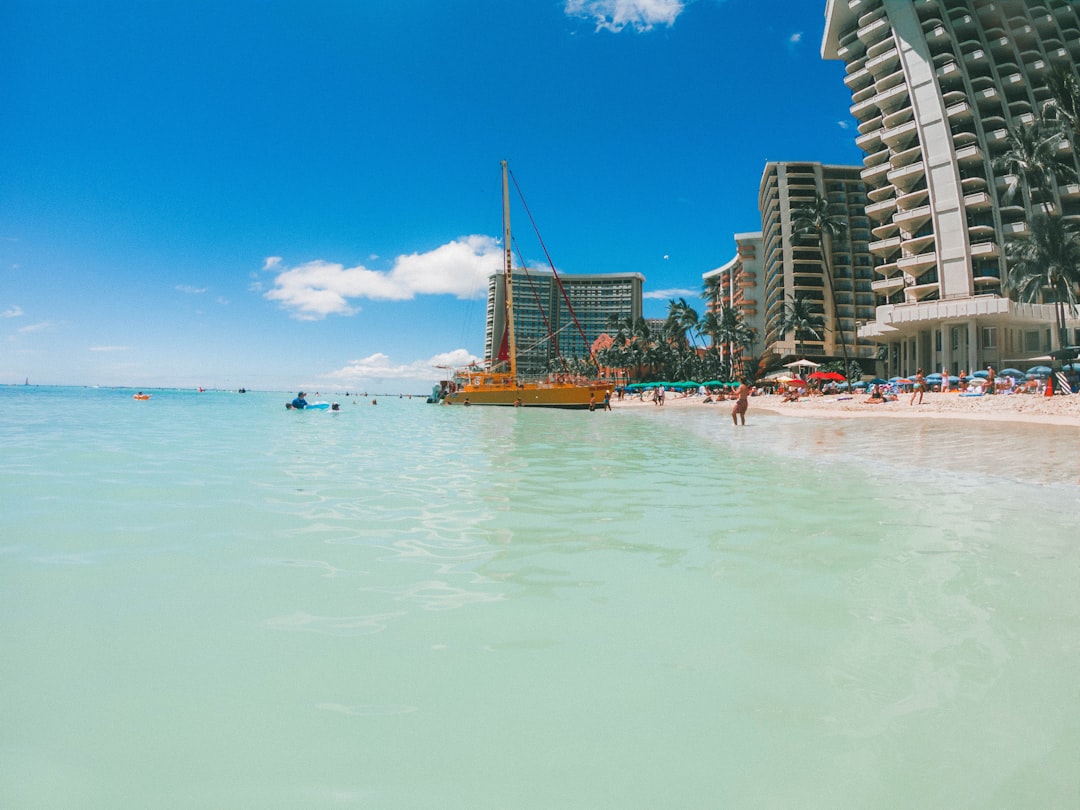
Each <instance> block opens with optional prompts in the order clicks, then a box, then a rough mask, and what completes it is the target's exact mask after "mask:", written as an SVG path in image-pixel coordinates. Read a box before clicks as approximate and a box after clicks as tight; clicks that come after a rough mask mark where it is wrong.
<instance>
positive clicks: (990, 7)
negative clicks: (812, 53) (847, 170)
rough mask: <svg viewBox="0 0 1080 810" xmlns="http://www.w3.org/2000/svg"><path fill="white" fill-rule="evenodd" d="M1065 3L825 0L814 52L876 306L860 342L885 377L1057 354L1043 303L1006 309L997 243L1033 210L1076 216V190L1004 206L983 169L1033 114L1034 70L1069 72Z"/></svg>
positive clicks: (1071, 17)
mask: <svg viewBox="0 0 1080 810" xmlns="http://www.w3.org/2000/svg"><path fill="white" fill-rule="evenodd" d="M1078 9H1080V4H1078V3H1077V2H1076V0H828V2H827V5H826V9H825V34H824V38H823V41H822V45H821V53H822V56H823V57H824V58H826V59H841V60H843V61H844V62H845V63H846V71H847V76H846V78H845V80H844V82H845V84H847V86H848V87H849V88H850V89H851V92H852V107H851V112H852V114H853V115H854V116H855V118H856V119H857V120H858V122H859V136H858V137H857V139H856V143H857V144H858V145H859V146H860V147H861V148H862V149H863V151H864V152H866V158H865V159H864V168H863V170H862V177H863V179H864V180H865V181H866V185H867V196H868V198H869V201H868V205H867V208H866V213H867V214H868V215H869V217H870V220H871V226H872V228H871V232H872V241H871V242H870V251H871V253H873V255H874V277H873V278H874V280H873V289H874V294H875V302H876V304H877V308H876V317H875V318H874V320H873V321H872V322H871V323H869V324H867V325H866V326H864V327H863V328H862V329H861V330H860V335H862V336H863V338H864V339H871V340H873V341H875V342H876V343H878V344H880V345H883V346H885V347H887V370H888V371H890V372H891V373H901V374H903V373H913V372H914V371H915V370H916V368H917V367H920V366H921V367H923V368H926V369H930V368H933V369H940V368H942V367H947V368H949V370H950V371H951V372H952V373H956V372H957V371H959V370H961V369H967V370H970V369H972V368H981V367H983V366H985V365H986V364H988V363H992V364H995V365H996V364H998V363H1001V362H1008V363H1009V364H1010V365H1011V364H1013V361H1014V360H1015V361H1017V362H1018V361H1020V360H1022V359H1024V358H1025V357H1029V356H1031V355H1033V354H1040V353H1045V352H1046V351H1048V350H1050V349H1052V348H1056V347H1057V343H1058V338H1057V335H1056V330H1055V329H1054V312H1053V307H1052V306H1050V305H1047V304H1021V303H1018V302H1016V301H1013V300H1010V299H1009V297H1008V291H1007V290H1006V289H1005V286H1004V284H1003V279H1005V278H1006V265H1005V257H1004V245H1005V242H1006V240H1007V239H1009V238H1010V237H1011V236H1016V235H1024V234H1026V233H1027V232H1028V224H1027V223H1028V220H1029V218H1030V216H1031V214H1032V212H1033V210H1038V208H1039V207H1040V206H1041V205H1043V204H1046V205H1047V206H1049V207H1050V208H1052V209H1055V210H1056V211H1057V212H1058V213H1060V214H1061V215H1062V216H1064V217H1065V218H1066V220H1071V221H1073V222H1080V186H1078V185H1076V184H1071V185H1064V186H1061V187H1059V188H1057V189H1055V190H1053V191H1052V198H1053V199H1052V200H1043V201H1036V202H1034V203H1033V202H1032V201H1031V200H1030V199H1029V198H1027V196H1026V195H1017V196H1015V197H1012V198H1010V197H1008V196H1007V195H1006V194H1005V190H1006V188H1007V185H1008V183H1009V178H1007V177H1005V176H1002V175H1003V173H1002V172H1000V171H995V169H994V168H993V162H994V159H995V158H996V157H997V156H999V155H1001V154H1003V153H1004V152H1005V151H1006V150H1007V149H1008V138H1009V132H1008V130H1009V128H1010V127H1014V126H1016V125H1020V124H1025V123H1031V122H1033V121H1034V120H1035V119H1036V118H1037V117H1038V115H1039V113H1040V111H1041V108H1042V105H1043V103H1044V102H1045V101H1046V100H1047V99H1048V98H1049V93H1048V91H1047V90H1046V88H1045V83H1044V77H1045V76H1046V75H1047V74H1048V73H1049V71H1051V69H1053V68H1054V67H1055V66H1057V65H1068V66H1070V68H1071V69H1073V70H1075V69H1076V65H1077V63H1078V62H1080V19H1078ZM1066 148H1067V151H1066V150H1063V153H1064V154H1066V155H1067V156H1071V159H1072V160H1073V162H1074V164H1075V163H1076V160H1077V156H1076V155H1075V154H1073V152H1072V151H1071V147H1068V145H1067V144H1066ZM1078 168H1080V166H1078ZM1070 326H1071V328H1072V329H1073V330H1075V328H1076V327H1077V326H1080V324H1078V323H1077V322H1076V321H1075V320H1072V321H1070ZM1073 334H1075V332H1073Z"/></svg>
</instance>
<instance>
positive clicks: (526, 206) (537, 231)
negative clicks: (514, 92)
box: [508, 170, 589, 345]
mask: <svg viewBox="0 0 1080 810" xmlns="http://www.w3.org/2000/svg"><path fill="white" fill-rule="evenodd" d="M508 171H509V170H508ZM509 173H510V179H511V180H513V181H514V188H515V189H517V193H518V199H520V200H521V206H522V208H524V209H525V213H526V214H527V215H528V217H529V222H530V223H531V224H532V226H533V233H535V234H536V239H537V241H538V242H540V247H541V249H542V250H543V251H544V256H545V257H546V258H547V261H548V266H549V267H550V268H551V272H552V273H554V275H555V283H556V284H558V285H559V292H560V293H562V297H563V301H565V302H566V308H567V309H568V310H569V311H570V317H571V318H572V319H573V320H574V326H576V327H577V330H578V334H579V335H581V342H582V343H584V344H585V345H588V343H589V339H588V338H587V337H585V330H584V329H582V328H581V324H580V323H579V322H578V318H577V313H576V312H574V306H573V304H571V303H570V296H568V295H567V294H566V288H565V287H563V283H562V279H561V278H559V271H558V270H556V269H555V262H553V261H552V260H551V254H550V253H548V249H547V245H545V244H544V237H542V236H541V235H540V229H539V228H538V227H536V220H534V219H533V215H532V211H530V210H529V204H528V203H527V202H525V195H524V194H522V193H521V186H519V185H518V181H517V178H516V177H514V173H513V172H512V171H510V172H509Z"/></svg>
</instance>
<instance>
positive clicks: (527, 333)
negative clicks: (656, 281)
mask: <svg viewBox="0 0 1080 810" xmlns="http://www.w3.org/2000/svg"><path fill="white" fill-rule="evenodd" d="M502 275H503V271H502V270H499V271H498V272H497V273H495V274H493V275H491V276H489V277H488V299H487V322H486V326H485V338H484V356H485V357H487V358H488V359H489V360H490V359H491V358H494V357H495V356H496V355H497V354H498V352H499V347H498V345H496V340H497V339H498V338H497V337H496V336H500V335H502V333H503V330H504V328H505V324H504V320H505V315H504V313H505V311H506V306H505V299H504V295H505V285H504V284H503V283H502ZM513 281H514V333H515V335H516V338H517V361H518V370H519V371H520V372H521V373H522V374H524V375H528V376H533V377H538V376H543V375H545V374H547V373H549V372H557V371H559V370H560V369H559V367H558V365H557V362H556V358H557V357H562V358H564V359H569V358H587V357H589V354H590V351H591V349H592V344H593V341H595V340H596V339H597V338H598V337H599V336H600V335H602V334H604V333H605V332H608V331H610V330H608V328H607V322H608V318H610V317H611V316H612V315H617V316H619V317H620V318H625V317H627V316H629V317H632V318H635V319H636V318H640V317H641V308H642V288H643V286H644V284H645V276H643V275H642V274H641V273H595V274H581V275H567V274H563V273H560V274H559V281H561V282H562V286H561V288H560V285H559V284H557V283H556V281H555V276H554V274H552V273H551V272H548V271H542V270H531V271H529V272H528V273H525V272H523V271H519V270H515V271H514V276H513ZM582 333H584V337H582Z"/></svg>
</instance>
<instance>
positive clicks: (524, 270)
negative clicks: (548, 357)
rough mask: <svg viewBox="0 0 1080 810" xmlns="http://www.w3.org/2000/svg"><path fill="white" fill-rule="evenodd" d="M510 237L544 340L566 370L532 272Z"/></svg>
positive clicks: (515, 240) (564, 369) (557, 341)
mask: <svg viewBox="0 0 1080 810" xmlns="http://www.w3.org/2000/svg"><path fill="white" fill-rule="evenodd" d="M510 238H511V240H512V241H513V243H514V251H515V252H516V253H517V257H518V264H520V265H521V272H522V273H523V274H524V275H525V280H526V281H528V282H529V290H530V291H531V292H532V294H533V300H534V301H535V302H536V308H537V310H539V312H540V317H541V318H542V319H543V321H544V331H546V332H547V337H546V338H545V340H546V339H550V340H551V345H552V348H553V349H554V350H555V359H556V360H558V361H559V364H560V365H561V366H562V368H563V371H567V370H568V368H567V365H566V360H564V359H563V356H562V352H560V351H559V339H558V336H557V335H556V333H555V332H553V331H552V330H551V321H549V320H548V316H547V310H546V309H545V308H544V305H543V304H542V303H541V302H540V293H539V292H537V289H536V285H535V284H533V278H532V273H530V272H529V267H528V265H527V264H525V257H524V256H522V255H521V248H520V247H518V241H517V239H514V237H510ZM567 326H569V324H567ZM559 331H560V332H561V331H562V330H561V329H560V330H559ZM539 345H540V343H539V342H537V343H536V344H534V346H533V347H532V348H536V347H537V346H539Z"/></svg>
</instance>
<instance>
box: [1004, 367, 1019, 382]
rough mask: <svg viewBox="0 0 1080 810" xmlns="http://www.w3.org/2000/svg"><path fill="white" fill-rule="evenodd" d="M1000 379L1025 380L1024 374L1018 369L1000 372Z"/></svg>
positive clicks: (1005, 369) (1006, 369) (1007, 369)
mask: <svg viewBox="0 0 1080 810" xmlns="http://www.w3.org/2000/svg"><path fill="white" fill-rule="evenodd" d="M998 376H999V377H1012V378H1013V379H1014V380H1022V379H1024V372H1022V371H1021V370H1020V369H1018V368H1003V369H1002V370H1001V371H999V372H998Z"/></svg>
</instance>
